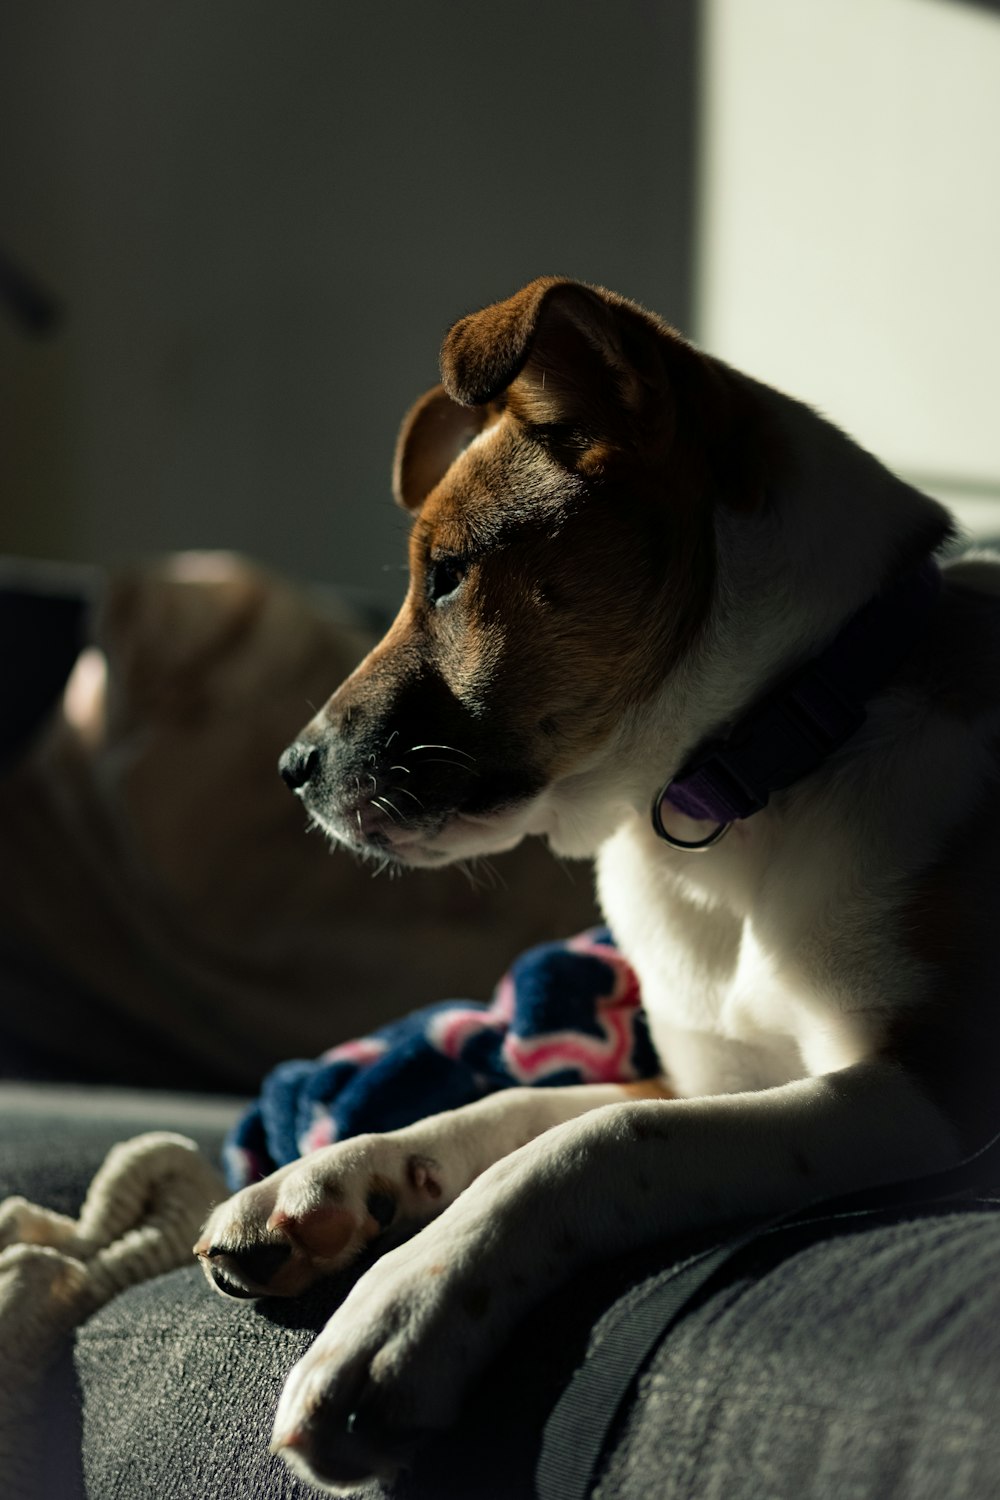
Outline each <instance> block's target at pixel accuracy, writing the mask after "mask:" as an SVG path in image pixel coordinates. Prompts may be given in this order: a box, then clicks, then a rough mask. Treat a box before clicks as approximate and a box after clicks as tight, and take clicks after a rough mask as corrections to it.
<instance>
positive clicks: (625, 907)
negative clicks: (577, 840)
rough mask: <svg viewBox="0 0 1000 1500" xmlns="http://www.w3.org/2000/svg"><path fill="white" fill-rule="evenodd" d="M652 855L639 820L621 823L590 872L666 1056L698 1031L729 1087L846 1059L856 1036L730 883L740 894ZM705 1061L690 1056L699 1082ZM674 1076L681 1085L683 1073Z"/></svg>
mask: <svg viewBox="0 0 1000 1500" xmlns="http://www.w3.org/2000/svg"><path fill="white" fill-rule="evenodd" d="M658 856H659V850H658V849H657V848H656V846H655V845H653V846H652V848H650V847H649V842H648V840H647V837H646V835H645V832H644V831H638V830H635V829H627V828H626V829H624V830H621V831H620V832H619V833H618V834H616V835H615V836H614V838H612V839H611V840H609V841H608V843H607V844H606V845H605V846H604V847H603V848H602V850H601V853H600V857H599V861H598V878H599V887H600V896H601V902H602V906H603V908H604V911H605V915H606V916H607V919H608V921H609V923H610V925H611V928H612V931H613V932H614V935H615V938H616V940H617V942H618V943H619V944H620V946H621V948H622V949H623V951H624V952H625V953H626V955H627V956H628V958H629V960H630V962H631V963H632V965H633V967H634V968H635V969H636V972H637V974H638V976H639V980H640V985H641V988H642V995H643V1003H644V1006H645V1009H646V1013H647V1018H648V1021H649V1026H650V1031H651V1034H652V1037H653V1041H654V1044H655V1045H656V1047H657V1050H658V1052H659V1054H660V1056H661V1057H662V1058H663V1059H664V1060H665V1062H667V1063H668V1064H669V1065H671V1066H672V1065H673V1063H674V1059H676V1058H677V1056H678V1038H679V1037H680V1036H682V1035H683V1036H689V1037H692V1036H701V1037H702V1038H704V1039H705V1043H706V1047H705V1049H703V1050H704V1051H705V1052H706V1054H707V1052H709V1051H714V1052H715V1053H717V1054H718V1055H719V1057H721V1056H722V1054H723V1053H724V1054H725V1057H726V1063H725V1071H726V1074H727V1077H726V1080H725V1087H726V1088H727V1089H732V1088H734V1087H748V1088H755V1087H761V1086H764V1085H765V1084H766V1083H774V1082H779V1081H783V1080H784V1079H787V1078H791V1077H796V1076H801V1075H802V1074H804V1073H806V1072H815V1071H817V1070H819V1069H825V1068H826V1067H828V1066H840V1065H843V1063H845V1062H847V1061H850V1060H852V1058H853V1055H854V1053H855V1051H856V1045H855V1040H856V1039H854V1038H853V1037H850V1036H847V1035H846V1034H842V1032H843V1028H842V1026H841V1025H840V1024H839V1023H838V1021H837V1020H836V1019H835V1018H834V1016H833V1015H832V1014H831V1011H830V1007H829V1005H828V1004H826V1003H824V1001H823V999H822V997H821V996H819V995H814V994H812V993H811V989H810V986H809V984H808V983H807V982H806V981H805V979H804V976H803V975H802V974H801V973H798V972H796V973H795V974H789V973H786V972H785V971H784V969H783V968H782V966H781V964H779V962H778V961H777V959H776V958H775V956H774V954H773V952H772V951H770V950H769V949H768V947H767V946H766V945H765V944H764V943H763V942H762V941H761V940H760V939H759V937H758V934H757V932H756V930H755V927H754V923H753V920H752V916H751V914H750V912H748V911H744V912H739V911H738V910H737V906H738V897H739V892H738V887H737V885H736V884H734V885H733V887H732V890H731V891H729V892H727V894H730V895H733V896H735V897H736V899H735V900H731V901H726V900H724V899H722V897H721V895H720V896H718V897H717V896H715V895H714V894H713V892H712V891H711V890H710V889H709V888H707V887H706V885H703V884H699V883H696V881H695V880H687V879H686V878H685V873H684V871H685V867H684V866H680V867H679V869H678V868H675V867H674V866H673V865H672V864H671V863H668V862H665V861H664V860H662V859H661V858H659V857H658ZM682 858H683V856H682ZM690 858H694V857H690ZM692 868H695V869H696V868H699V867H695V866H692ZM701 1062H702V1060H699V1061H698V1063H697V1064H695V1065H694V1067H693V1072H696V1073H697V1074H698V1076H697V1079H696V1080H695V1081H696V1083H697V1088H696V1089H695V1090H694V1091H696V1092H701V1091H702V1089H703V1087H704V1086H705V1085H706V1083H711V1082H712V1079H711V1078H707V1079H706V1077H704V1076H703V1074H702V1067H701ZM744 1072H745V1076H743V1073H744ZM677 1081H678V1082H679V1083H680V1084H681V1086H682V1091H686V1089H684V1088H683V1084H684V1081H685V1080H684V1079H683V1078H680V1079H678V1080H677ZM719 1082H720V1084H721V1082H722V1080H721V1079H720V1080H719Z"/></svg>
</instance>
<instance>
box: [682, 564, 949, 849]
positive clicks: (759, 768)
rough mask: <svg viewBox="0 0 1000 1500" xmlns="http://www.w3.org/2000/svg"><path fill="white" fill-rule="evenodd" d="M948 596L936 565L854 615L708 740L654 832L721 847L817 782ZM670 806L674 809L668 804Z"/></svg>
mask: <svg viewBox="0 0 1000 1500" xmlns="http://www.w3.org/2000/svg"><path fill="white" fill-rule="evenodd" d="M940 589H941V571H940V569H939V568H938V565H937V563H936V562H935V561H934V560H933V558H928V559H927V561H926V562H924V563H922V564H921V566H920V567H919V568H918V569H916V570H915V571H911V572H908V573H906V574H904V576H903V577H902V578H900V579H899V580H898V581H897V582H895V583H893V584H890V585H889V586H888V587H887V588H886V589H885V590H884V591H883V592H882V593H881V594H878V595H877V596H876V597H875V598H874V599H871V600H869V602H868V603H867V604H866V605H864V606H863V607H862V608H861V609H859V610H858V612H857V614H855V615H852V616H851V618H850V619H849V620H848V622H847V624H846V625H845V626H844V627H843V629H842V630H841V631H840V632H839V634H838V635H836V636H835V637H834V639H833V641H831V643H830V645H829V646H827V647H826V649H825V650H823V651H821V652H820V653H819V655H818V656H814V657H812V659H811V660H810V661H808V662H806V664H805V665H804V666H801V667H799V668H798V669H797V670H796V671H795V672H794V673H793V674H792V676H791V677H789V678H786V680H785V681H784V683H783V684H782V685H781V686H780V687H779V688H777V689H776V690H775V691H773V692H771V693H769V694H768V695H767V696H766V697H765V698H763V699H761V700H760V701H759V702H757V703H756V704H754V705H753V707H752V708H750V709H748V710H747V712H746V713H744V714H743V715H741V717H740V718H739V719H738V720H737V721H736V723H735V724H734V725H733V726H732V727H731V728H729V729H728V730H727V731H725V732H724V733H723V734H721V735H719V736H717V737H714V738H712V739H711V740H707V741H704V742H703V743H702V744H701V745H700V746H699V747H698V749H697V750H696V751H695V753H694V755H693V756H692V757H691V759H690V760H689V761H688V762H687V764H686V765H685V766H684V767H683V768H682V769H681V770H680V771H679V772H678V774H677V775H676V776H675V777H674V778H673V780H672V781H669V782H667V784H666V785H665V786H664V787H663V788H662V789H661V791H660V792H659V793H658V794H657V796H656V800H655V801H654V803H653V827H654V829H655V830H656V832H657V834H658V835H659V836H660V838H662V839H665V840H666V842H667V843H668V844H672V845H673V846H674V848H677V849H689V850H699V849H707V848H710V847H711V845H712V844H715V843H718V841H719V839H720V838H721V837H722V835H723V834H724V833H725V832H726V830H727V829H728V827H729V826H730V824H731V823H734V822H736V821H737V820H738V819H741V818H749V817H751V816H752V815H753V814H754V813H755V812H760V810H761V808H762V807H766V806H767V802H768V799H769V797H770V796H771V793H772V792H777V791H780V790H782V789H783V788H784V787H789V786H791V785H792V783H793V782H796V781H799V780H800V779H801V778H802V777H803V776H808V774H809V773H810V771H814V770H816V768H817V767H818V766H819V765H821V764H822V762H823V761H824V760H826V758H827V756H828V755H832V754H833V752H834V751H835V750H837V749H839V748H840V746H841V745H843V744H844V743H845V742H846V741H847V740H849V739H850V738H851V735H853V734H855V733H856V732H857V730H858V729H860V727H861V725H862V724H863V723H864V721H865V718H866V717H867V712H868V710H867V703H868V700H869V699H870V698H872V697H873V696H874V694H875V693H876V692H877V691H878V689H879V688H881V687H883V686H884V685H885V683H886V682H887V681H888V680H889V678H890V677H891V676H892V674H893V673H894V672H895V670H896V668H897V667H898V666H899V665H900V663H901V662H902V660H903V658H904V657H905V656H906V655H907V653H908V652H909V651H910V650H911V649H912V647H913V646H914V645H915V644H916V642H917V640H918V639H919V638H920V636H921V635H922V634H923V632H924V630H925V629H926V627H927V625H928V623H929V620H930V616H931V612H932V610H933V608H934V605H935V603H936V601H937V597H938V594H939V592H940ZM665 804H666V805H665ZM671 807H674V808H676V809H677V811H678V812H682V813H685V814H686V815H687V816H688V817H689V818H697V819H699V820H700V821H702V822H711V823H716V824H718V825H719V826H718V827H717V828H716V829H715V830H714V831H713V832H712V833H711V834H710V835H709V836H708V837H707V838H705V839H702V840H699V841H696V842H694V843H685V842H684V841H683V840H680V839H677V838H675V837H674V836H673V834H671V833H669V832H668V831H667V829H666V827H665V826H664V825H665V820H666V818H667V816H668V815H669V811H670V808H671Z"/></svg>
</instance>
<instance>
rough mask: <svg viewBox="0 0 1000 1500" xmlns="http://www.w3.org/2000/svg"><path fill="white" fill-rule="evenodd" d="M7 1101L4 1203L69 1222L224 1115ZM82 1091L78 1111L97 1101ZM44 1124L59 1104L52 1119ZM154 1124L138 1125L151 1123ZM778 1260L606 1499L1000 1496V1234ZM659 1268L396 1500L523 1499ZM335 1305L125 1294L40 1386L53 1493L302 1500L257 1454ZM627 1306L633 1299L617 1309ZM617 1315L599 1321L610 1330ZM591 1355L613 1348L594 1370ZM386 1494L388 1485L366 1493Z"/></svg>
mask: <svg viewBox="0 0 1000 1500" xmlns="http://www.w3.org/2000/svg"><path fill="white" fill-rule="evenodd" d="M59 1097H60V1098H61V1100H62V1103H61V1106H60V1109H61V1112H60V1110H56V1109H55V1108H54V1100H55V1098H56V1096H54V1095H53V1094H52V1093H51V1091H48V1092H46V1091H39V1093H38V1098H39V1100H40V1102H41V1105H42V1106H43V1107H41V1108H40V1109H39V1111H36V1112H35V1113H34V1114H32V1112H31V1110H30V1109H28V1108H25V1107H24V1105H25V1101H26V1099H27V1095H24V1096H23V1097H22V1101H21V1103H22V1107H21V1108H20V1110H19V1111H18V1110H17V1109H12V1108H11V1107H10V1094H9V1091H4V1090H0V1143H2V1144H0V1192H8V1191H21V1192H25V1193H26V1194H27V1195H28V1196H29V1197H34V1198H36V1199H38V1200H44V1201H47V1202H50V1203H52V1204H53V1206H56V1207H60V1208H63V1209H68V1210H73V1209H75V1207H76V1204H77V1203H78V1201H79V1198H80V1197H81V1196H82V1193H83V1190H84V1188H85V1186H86V1183H87V1181H89V1177H90V1175H91V1173H92V1171H93V1169H94V1168H95V1167H96V1165H97V1164H98V1162H99V1160H100V1159H101V1157H102V1155H103V1152H104V1150H105V1149H106V1146H107V1145H110V1144H111V1142H112V1140H114V1139H119V1138H121V1137H123V1136H126V1135H129V1134H134V1133H136V1132H137V1131H138V1130H141V1129H146V1128H150V1127H154V1126H155V1127H169V1128H174V1129H181V1130H185V1129H186V1130H187V1131H188V1133H191V1134H195V1135H198V1136H199V1138H200V1139H202V1140H203V1141H204V1142H205V1143H206V1145H211V1144H212V1141H213V1140H214V1141H215V1142H216V1143H217V1142H218V1140H219V1139H220V1135H221V1128H222V1126H223V1125H224V1123H225V1118H226V1114H227V1110H231V1108H232V1106H231V1105H229V1106H226V1105H222V1106H220V1105H219V1104H218V1102H216V1101H210V1100H209V1101H203V1102H201V1101H195V1100H185V1099H174V1100H169V1099H167V1098H166V1097H157V1096H149V1097H148V1099H145V1098H144V1096H138V1098H137V1097H135V1096H133V1097H132V1098H131V1100H128V1099H123V1096H120V1095H112V1094H102V1095H101V1096H100V1098H99V1100H98V1101H97V1102H98V1108H99V1109H100V1110H102V1111H103V1112H104V1116H105V1117H104V1118H100V1117H99V1116H95V1113H94V1107H93V1106H94V1101H93V1099H92V1097H91V1103H90V1106H89V1108H88V1111H85V1112H83V1113H82V1114H80V1115H79V1116H78V1117H76V1116H74V1115H73V1108H74V1107H75V1106H73V1105H72V1100H71V1097H70V1096H67V1095H65V1094H63V1095H61V1096H59ZM86 1097H87V1096H81V1099H86ZM46 1105H47V1106H48V1107H47V1108H46V1107H44V1106H46ZM143 1105H145V1107H146V1113H145V1114H143V1113H142V1107H143ZM817 1233H818V1234H819V1235H820V1236H821V1237H820V1238H819V1239H818V1240H817V1241H816V1242H815V1243H800V1242H798V1241H795V1242H791V1243H790V1242H787V1241H785V1242H781V1241H778V1240H773V1241H769V1242H765V1243H763V1244H762V1245H761V1246H760V1248H759V1250H755V1251H754V1252H752V1261H751V1263H748V1262H747V1260H746V1258H745V1257H744V1258H743V1259H742V1260H741V1261H740V1262H738V1263H737V1266H736V1267H735V1269H734V1270H733V1273H732V1274H731V1275H727V1276H726V1277H723V1278H722V1279H721V1280H720V1281H718V1282H717V1283H716V1284H714V1286H713V1287H712V1288H711V1290H710V1291H707V1292H706V1294H705V1295H704V1296H703V1297H702V1299H701V1301H700V1303H698V1304H697V1305H696V1306H695V1307H694V1308H693V1309H692V1310H691V1311H690V1312H688V1314H687V1316H686V1317H685V1318H684V1319H683V1320H682V1321H681V1322H680V1324H679V1325H678V1326H677V1328H676V1329H675V1330H674V1331H673V1332H672V1333H671V1334H670V1336H669V1337H668V1338H667V1339H666V1340H665V1341H664V1342H663V1343H662V1344H661V1345H660V1347H659V1348H658V1349H657V1350H656V1352H655V1353H654V1355H653V1357H652V1359H651V1361H650V1363H649V1366H648V1368H647V1370H646V1371H645V1373H644V1374H643V1375H642V1377H641V1380H640V1382H639V1386H638V1399H634V1397H635V1393H634V1392H633V1393H631V1394H630V1396H629V1398H628V1399H627V1400H626V1401H625V1403H624V1406H623V1417H622V1420H621V1422H620V1424H619V1426H618V1427H617V1428H616V1429H615V1430H614V1432H613V1434H612V1444H611V1450H610V1456H608V1457H607V1458H606V1461H605V1466H604V1471H603V1477H602V1479H601V1482H600V1486H599V1489H598V1491H597V1493H598V1494H599V1495H600V1496H601V1497H602V1500H667V1497H670V1496H678V1497H680V1496H683V1497H685V1500H687V1497H705V1500H714V1497H720V1500H721V1497H725V1500H741V1497H746V1500H750V1497H751V1496H752V1497H754V1500H757V1497H760V1496H765V1495H766V1496H768V1497H774V1500H782V1497H786V1496H787V1497H788V1500H792V1497H794V1500H806V1497H816V1500H841V1497H844V1496H849V1497H851V1500H869V1497H870V1500H884V1497H886V1496H889V1495H900V1496H906V1497H908V1500H910V1497H913V1500H921V1497H923V1496H927V1497H928V1500H930V1497H931V1496H933V1497H934V1500H942V1497H954V1500H978V1497H981V1496H982V1497H985V1496H987V1495H990V1496H992V1495H993V1494H995V1493H996V1487H997V1486H996V1476H997V1475H998V1474H1000V1433H998V1428H997V1424H996V1423H995V1417H994V1412H995V1408H996V1404H997V1388H998V1379H997V1371H998V1369H1000V1316H998V1314H1000V1275H998V1272H1000V1224H998V1222H997V1219H996V1218H995V1216H994V1215H993V1213H990V1212H984V1211H974V1210H973V1208H972V1207H969V1208H968V1209H966V1210H964V1211H962V1212H949V1213H947V1214H941V1213H938V1214H936V1215H933V1216H928V1217H918V1218H914V1219H912V1220H910V1221H902V1222H898V1223H892V1224H888V1225H886V1224H876V1225H860V1226H855V1225H854V1224H852V1223H850V1222H848V1223H847V1224H846V1229H845V1225H844V1224H840V1225H834V1226H828V1227H827V1228H825V1229H823V1230H821V1231H813V1234H814V1235H815V1234H817ZM670 1258H671V1256H670V1253H669V1251H666V1250H665V1251H664V1253H663V1254H662V1255H660V1256H647V1257H642V1258H633V1259H632V1260H629V1261H623V1262H622V1263H620V1264H617V1265H614V1266H609V1267H599V1268H596V1269H595V1270H594V1271H593V1272H591V1273H590V1274H589V1275H587V1276H585V1277H583V1278H580V1279H579V1280H578V1281H577V1282H576V1283H575V1284H574V1285H572V1286H569V1287H567V1288H565V1289H563V1291H562V1292H560V1294H559V1295H558V1296H556V1297H555V1298H553V1299H551V1301H550V1302H549V1303H548V1304H547V1305H546V1306H545V1307H544V1308H542V1309H541V1310H539V1311H538V1312H536V1313H534V1314H533V1315H532V1316H531V1317H529V1318H528V1319H526V1320H525V1322H524V1324H523V1325H522V1326H521V1327H519V1328H515V1329H512V1330H511V1338H510V1342H509V1344H508V1346H507V1348H506V1349H505V1350H504V1351H503V1352H502V1354H501V1356H500V1357H499V1358H498V1360H497V1361H496V1363H495V1365H494V1366H493V1368H492V1369H491V1370H490V1371H489V1372H488V1373H487V1375H486V1377H485V1379H484V1380H483V1382H482V1383H481V1384H480V1385H479V1387H477V1389H476V1390H474V1391H472V1392H470V1397H469V1402H468V1406H467V1409H466V1412H465V1414H464V1417H463V1421H462V1423H461V1424H460V1426H459V1427H458V1429H457V1430H456V1431H455V1432H452V1433H449V1434H447V1435H446V1436H444V1437H443V1438H439V1439H436V1440H434V1441H432V1442H431V1443H429V1444H428V1446H427V1447H426V1449H425V1450H423V1451H422V1453H421V1455H420V1458H419V1461H418V1463H417V1465H416V1467H415V1469H414V1470H413V1472H412V1473H410V1474H408V1475H406V1476H404V1477H403V1479H402V1480H401V1481H400V1482H399V1483H398V1485H397V1486H396V1487H395V1489H394V1491H393V1494H394V1496H396V1497H398V1500H520V1497H522V1496H523V1497H528V1496H530V1495H532V1494H533V1492H534V1486H533V1473H534V1466H535V1462H536V1459H537V1455H538V1450H539V1445H540V1441H541V1435H542V1431H543V1428H544V1425H545V1420H546V1417H547V1414H548V1413H549V1411H550V1410H551V1408H552V1406H553V1405H554V1403H555V1402H556V1401H557V1399H558V1398H559V1396H560V1393H561V1392H562V1391H563V1389H564V1387H565V1385H566V1383H567V1381H568V1379H569V1377H570V1375H571V1374H572V1371H573V1369H574V1367H575V1366H576V1365H577V1364H578V1363H579V1361H580V1360H581V1358H582V1356H583V1353H584V1350H585V1348H586V1345H587V1341H588V1339H589V1337H590V1336H591V1330H592V1325H593V1324H594V1322H595V1320H598V1319H599V1318H600V1317H601V1315H602V1314H603V1313H605V1310H606V1309H607V1308H608V1307H609V1305H610V1304H611V1303H613V1302H614V1301H615V1300H616V1299H617V1298H618V1297H619V1296H621V1295H623V1294H624V1295H626V1296H629V1297H638V1296H639V1295H641V1291H640V1290H630V1288H632V1287H635V1286H639V1287H641V1284H642V1280H643V1277H644V1276H645V1275H646V1274H647V1273H648V1272H649V1270H650V1269H651V1268H652V1267H653V1266H657V1265H662V1264H667V1263H669V1260H670ZM334 1295H335V1293H334V1292H332V1291H331V1290H330V1289H327V1290H326V1292H322V1293H318V1294H317V1295H316V1296H314V1297H313V1298H312V1299H309V1300H303V1301H302V1302H297V1303H287V1302H272V1303H270V1304H269V1303H267V1302H262V1303H259V1304H251V1303H237V1302H227V1301H224V1300H223V1299H221V1298H219V1297H217V1296H214V1295H213V1294H212V1293H211V1291H210V1290H209V1289H208V1287H207V1286H206V1284H205V1282H204V1280H203V1278H202V1277H201V1275H200V1273H199V1272H198V1271H197V1269H196V1268H194V1267H191V1268H187V1269H183V1270H180V1271H176V1272H173V1273H171V1274H170V1275H167V1276H162V1277H159V1278H157V1279H156V1280H154V1281H152V1282H149V1283H146V1284H145V1285H143V1286H139V1287H135V1288H133V1289H131V1290H130V1291H127V1292H125V1293H123V1294H122V1295H121V1296H120V1297H118V1298H117V1299H116V1300H115V1301H113V1302H111V1303H110V1304H109V1305H108V1306H107V1307H105V1308H103V1309H102V1310H101V1311H99V1312H98V1313H96V1314H95V1315H94V1316H93V1317H92V1318H91V1319H90V1320H89V1322H88V1323H86V1324H85V1325H84V1326H83V1328H81V1329H80V1330H79V1331H78V1334H77V1337H76V1340H75V1346H74V1348H73V1349H72V1351H70V1352H69V1353H68V1355H67V1357H66V1359H65V1360H64V1361H63V1363H62V1365H61V1366H60V1367H59V1368H58V1369H57V1370H56V1371H55V1372H54V1373H53V1377H52V1379H51V1381H50V1382H49V1389H48V1397H49V1403H48V1412H47V1417H48V1432H47V1445H46V1454H45V1460H46V1463H47V1465H48V1468H47V1478H48V1487H47V1489H46V1493H47V1494H51V1495H53V1496H58V1497H59V1500H82V1497H84V1496H85V1497H86V1500H150V1497H152V1496H156V1497H157V1500H230V1497H233V1500H237V1497H239V1500H305V1497H307V1496H310V1495H314V1494H315V1492H314V1491H312V1490H310V1488H309V1487H308V1486H306V1485H303V1484H301V1483H299V1482H298V1481H295V1480H293V1479H292V1478H291V1476H289V1475H288V1473H287V1471H286V1470H285V1468H284V1466H283V1465H282V1464H281V1463H280V1462H278V1461H276V1460H274V1459H272V1458H271V1457H270V1456H269V1455H268V1453H267V1441H268V1437H269V1433H270V1426H271V1420H272V1417H273V1412H274V1407H275V1403H276V1401H277V1398H278V1392H279V1390H280V1388H281V1384H282V1382H283V1380H284V1377H285V1375H286V1374H287V1371H288V1369H289V1368H290V1367H291V1365H292V1364H293V1363H294V1362H295V1360H296V1359H297V1358H298V1357H299V1356H300V1354H301V1353H302V1351H303V1350H304V1349H305V1347H306V1346H307V1344H308V1343H309V1341H310V1340H311V1338H312V1337H313V1331H314V1330H315V1329H316V1328H318V1327H319V1326H320V1325H321V1323H322V1321H323V1319H324V1318H325V1316H326V1315H327V1312H328V1309H329V1307H330V1305H331V1298H332V1297H333V1296H334ZM627 1311H628V1304H626V1314H627ZM617 1315H618V1314H616V1313H608V1314H606V1316H607V1317H608V1318H611V1317H615V1316H617ZM598 1357H599V1355H598ZM358 1493H359V1495H360V1494H362V1493H363V1494H365V1495H366V1496H369V1497H374V1496H383V1495H384V1491H383V1490H382V1489H381V1488H380V1487H379V1486H369V1487H368V1488H367V1489H366V1490H364V1491H359V1492H358Z"/></svg>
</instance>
